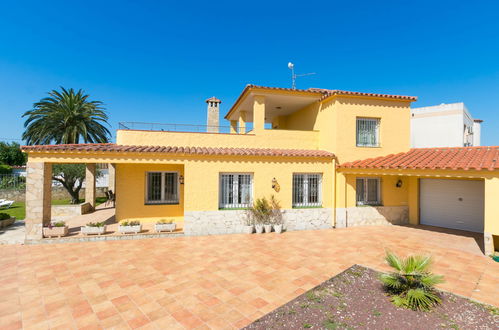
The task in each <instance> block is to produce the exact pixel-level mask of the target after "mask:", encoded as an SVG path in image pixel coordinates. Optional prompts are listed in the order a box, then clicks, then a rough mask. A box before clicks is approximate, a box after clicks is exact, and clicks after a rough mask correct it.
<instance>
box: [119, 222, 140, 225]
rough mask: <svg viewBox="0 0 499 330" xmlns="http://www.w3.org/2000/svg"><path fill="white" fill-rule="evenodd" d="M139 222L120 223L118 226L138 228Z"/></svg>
mask: <svg viewBox="0 0 499 330" xmlns="http://www.w3.org/2000/svg"><path fill="white" fill-rule="evenodd" d="M138 225H140V221H121V222H120V226H138Z"/></svg>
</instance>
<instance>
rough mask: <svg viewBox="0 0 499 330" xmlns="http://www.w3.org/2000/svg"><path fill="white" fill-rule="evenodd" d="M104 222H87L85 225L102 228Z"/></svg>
mask: <svg viewBox="0 0 499 330" xmlns="http://www.w3.org/2000/svg"><path fill="white" fill-rule="evenodd" d="M105 224H106V223H105V222H89V223H87V224H86V226H87V227H104V225H105Z"/></svg>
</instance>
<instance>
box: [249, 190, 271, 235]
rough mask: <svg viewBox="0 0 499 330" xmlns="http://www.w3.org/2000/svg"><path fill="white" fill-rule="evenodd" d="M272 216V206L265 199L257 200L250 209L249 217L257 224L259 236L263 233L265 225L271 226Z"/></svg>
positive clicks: (256, 229)
mask: <svg viewBox="0 0 499 330" xmlns="http://www.w3.org/2000/svg"><path fill="white" fill-rule="evenodd" d="M270 214H271V206H270V203H269V201H268V200H267V199H266V198H265V197H263V198H258V199H256V200H255V202H254V203H253V205H252V206H251V207H250V208H248V216H249V217H250V218H251V219H252V220H253V222H254V223H255V231H256V233H257V234H261V233H263V229H264V225H269V224H270Z"/></svg>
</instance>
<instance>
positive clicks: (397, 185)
mask: <svg viewBox="0 0 499 330" xmlns="http://www.w3.org/2000/svg"><path fill="white" fill-rule="evenodd" d="M395 187H397V188H400V187H402V180H400V179H399V180H398V181H397V184H396V185H395Z"/></svg>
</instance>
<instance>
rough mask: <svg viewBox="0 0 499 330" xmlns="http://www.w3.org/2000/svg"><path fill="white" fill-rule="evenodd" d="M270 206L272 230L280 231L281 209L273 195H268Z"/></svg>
mask: <svg viewBox="0 0 499 330" xmlns="http://www.w3.org/2000/svg"><path fill="white" fill-rule="evenodd" d="M270 206H271V207H272V210H271V222H272V225H273V227H274V231H275V232H276V233H277V234H280V233H282V223H283V219H282V210H281V204H280V203H279V201H278V200H277V199H276V198H275V196H274V195H272V196H270Z"/></svg>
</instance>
